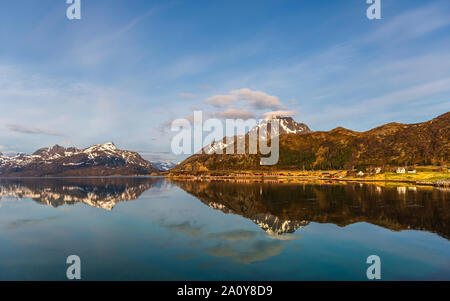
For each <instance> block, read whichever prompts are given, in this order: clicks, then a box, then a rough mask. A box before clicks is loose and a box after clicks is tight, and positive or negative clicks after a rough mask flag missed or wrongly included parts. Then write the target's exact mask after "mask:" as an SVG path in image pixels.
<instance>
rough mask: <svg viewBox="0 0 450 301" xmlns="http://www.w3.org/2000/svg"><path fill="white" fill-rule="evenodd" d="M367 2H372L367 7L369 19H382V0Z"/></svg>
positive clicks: (368, 2) (368, 1)
mask: <svg viewBox="0 0 450 301" xmlns="http://www.w3.org/2000/svg"><path fill="white" fill-rule="evenodd" d="M367 4H371V5H370V6H369V8H367V18H368V19H369V20H374V19H377V20H379V19H381V0H367Z"/></svg>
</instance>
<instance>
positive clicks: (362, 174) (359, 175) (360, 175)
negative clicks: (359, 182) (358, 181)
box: [356, 171, 364, 177]
mask: <svg viewBox="0 0 450 301" xmlns="http://www.w3.org/2000/svg"><path fill="white" fill-rule="evenodd" d="M356 175H357V176H358V177H362V176H364V173H363V172H362V171H360V172H358V173H357V174H356Z"/></svg>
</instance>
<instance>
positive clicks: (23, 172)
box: [0, 142, 159, 177]
mask: <svg viewBox="0 0 450 301" xmlns="http://www.w3.org/2000/svg"><path fill="white" fill-rule="evenodd" d="M158 171H159V170H158V169H157V168H156V167H155V166H153V165H152V163H150V162H148V161H146V160H144V159H143V158H142V157H141V156H140V155H139V154H138V153H136V152H131V151H126V150H120V149H118V148H117V147H116V146H115V145H114V143H112V142H109V143H105V144H98V145H94V146H91V147H88V148H85V149H78V148H75V147H69V148H65V147H62V146H59V145H55V146H52V147H48V148H41V149H39V150H37V151H36V152H34V153H33V154H32V155H27V154H17V155H16V156H13V157H7V156H3V155H2V156H0V177H49V176H52V177H61V176H129V175H148V174H151V173H152V172H158Z"/></svg>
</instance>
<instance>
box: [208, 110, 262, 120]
mask: <svg viewBox="0 0 450 301" xmlns="http://www.w3.org/2000/svg"><path fill="white" fill-rule="evenodd" d="M208 115H209V116H210V117H218V118H225V119H249V118H255V114H254V113H252V112H250V111H247V110H236V109H228V110H226V111H224V112H218V113H209V114H208Z"/></svg>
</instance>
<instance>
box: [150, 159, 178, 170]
mask: <svg viewBox="0 0 450 301" xmlns="http://www.w3.org/2000/svg"><path fill="white" fill-rule="evenodd" d="M152 164H153V165H154V166H155V167H156V168H158V169H159V170H161V171H168V170H171V169H172V168H174V167H175V166H176V165H177V164H178V163H175V162H170V161H157V162H152Z"/></svg>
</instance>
